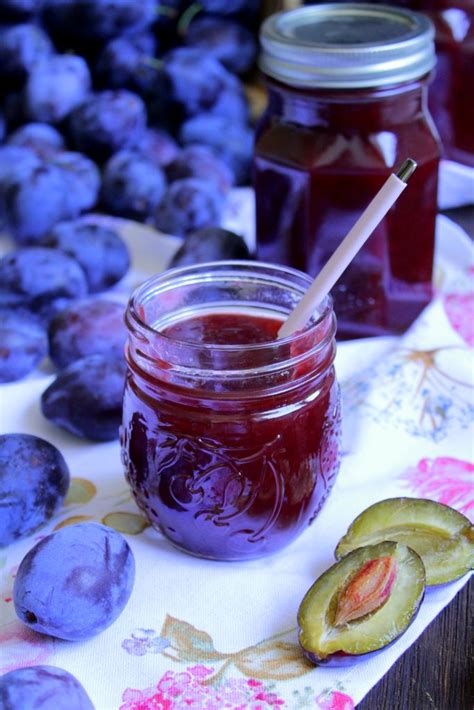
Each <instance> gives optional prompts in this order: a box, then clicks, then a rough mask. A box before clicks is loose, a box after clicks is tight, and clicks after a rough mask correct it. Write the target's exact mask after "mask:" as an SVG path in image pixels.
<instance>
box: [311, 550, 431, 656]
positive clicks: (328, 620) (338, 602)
mask: <svg viewBox="0 0 474 710" xmlns="http://www.w3.org/2000/svg"><path fill="white" fill-rule="evenodd" d="M424 590H425V571H424V567H423V562H422V561H421V558H420V557H419V555H417V554H416V552H414V551H413V550H411V549H410V548H409V547H407V546H406V545H403V544H400V543H397V542H382V543H380V544H378V545H368V546H367V547H361V548H359V549H357V550H354V551H353V552H350V553H349V554H348V555H347V556H346V557H344V558H343V559H342V560H341V561H340V562H337V563H336V564H334V565H333V566H332V567H330V568H329V569H328V570H327V571H326V572H324V574H323V575H321V577H319V578H318V579H317V580H316V582H315V583H314V584H313V586H312V587H311V588H310V589H309V590H308V592H307V593H306V595H305V597H304V599H303V601H302V602H301V605H300V608H299V611H298V626H299V630H300V631H299V641H300V644H301V647H302V648H303V651H304V653H305V655H306V656H307V657H308V658H309V660H310V661H312V662H313V663H316V664H320V663H331V662H334V663H340V662H341V661H342V663H347V662H350V661H351V657H357V656H361V655H364V654H368V653H371V652H374V651H378V650H380V649H382V648H384V647H385V646H388V645H389V644H390V643H392V642H393V641H395V639H397V638H398V637H399V636H400V635H401V634H402V633H403V632H404V631H406V629H407V628H408V626H409V625H410V624H411V622H412V621H413V619H414V618H415V616H416V613H417V611H418V609H419V606H420V604H421V601H422V599H423V595H424Z"/></svg>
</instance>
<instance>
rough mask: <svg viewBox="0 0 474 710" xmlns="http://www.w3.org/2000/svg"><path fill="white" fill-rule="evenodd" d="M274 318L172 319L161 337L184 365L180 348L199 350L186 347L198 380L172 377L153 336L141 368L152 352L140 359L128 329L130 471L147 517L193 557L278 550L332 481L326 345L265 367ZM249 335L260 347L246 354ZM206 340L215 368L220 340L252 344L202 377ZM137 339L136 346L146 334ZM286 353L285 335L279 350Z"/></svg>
mask: <svg viewBox="0 0 474 710" xmlns="http://www.w3.org/2000/svg"><path fill="white" fill-rule="evenodd" d="M281 322H282V321H281V319H279V318H272V317H266V316H265V317H264V316H258V315H251V314H248V313H242V312H240V313H239V312H234V313H232V312H227V313H212V312H211V313H207V314H203V315H199V314H198V315H195V316H193V317H191V318H187V319H185V320H180V321H178V322H176V323H174V324H172V325H169V326H168V327H167V328H165V329H164V330H163V331H162V334H163V335H165V336H166V338H162V339H161V340H163V341H166V339H168V345H167V347H168V348H169V347H172V348H173V349H174V350H173V351H174V352H175V353H178V356H179V358H181V360H180V361H181V362H183V363H184V362H185V361H187V359H188V357H187V355H185V354H184V353H182V352H180V350H183V348H184V349H186V348H187V347H188V346H190V345H191V347H192V346H193V345H194V346H197V347H198V348H200V347H202V351H200V350H198V351H197V352H196V351H194V355H193V357H194V358H195V359H194V366H195V367H196V376H195V379H193V378H191V379H190V380H186V382H187V384H186V383H185V384H184V385H183V380H182V378H181V377H180V375H179V374H176V376H175V375H174V374H173V373H174V371H175V370H176V371H177V365H176V363H175V364H174V365H172V366H169V367H167V366H166V363H164V362H163V361H162V360H161V349H160V345H159V344H158V345H156V344H153V345H152V342H153V337H152V338H151V339H150V340H149V347H152V349H153V353H151V351H149V352H148V355H149V357H150V358H151V360H153V358H155V359H156V360H155V364H156V368H154V367H152V368H151V370H150V368H149V367H148V366H147V364H146V363H147V362H148V363H150V364H151V365H153V363H152V362H151V360H150V359H148V360H144V361H143V362H142V363H141V364H140V355H139V354H138V350H136V349H135V346H134V338H135V336H136V333H135V335H134V334H133V333H132V335H131V341H130V346H129V350H128V362H129V373H128V377H127V384H126V389H125V398H124V413H123V431H122V450H123V459H124V463H125V467H126V477H127V480H128V482H129V484H130V486H131V488H132V491H133V495H134V497H135V499H136V501H137V503H138V505H139V506H140V508H141V509H142V510H143V511H144V513H145V515H146V516H147V518H148V519H149V521H150V522H151V524H152V525H153V526H154V527H156V528H157V529H159V530H161V531H162V532H163V534H164V535H165V536H166V537H167V538H169V539H170V540H171V541H172V542H173V543H174V544H175V545H177V546H178V547H180V548H182V549H184V550H186V551H188V552H191V553H192V554H195V555H198V556H203V557H209V558H214V559H227V560H232V559H247V558H252V557H259V556H261V555H265V554H268V553H271V552H274V551H276V550H278V549H279V548H281V547H283V546H284V545H286V544H288V543H289V542H290V541H291V540H293V539H294V538H295V537H296V536H297V535H299V534H300V533H301V532H302V531H303V530H304V529H305V528H306V527H307V526H308V525H309V524H310V523H311V522H312V520H313V519H314V517H315V516H316V514H317V513H318V511H319V510H320V508H321V506H322V504H323V502H324V501H325V499H326V497H327V495H328V493H329V491H330V489H331V487H332V484H333V482H334V479H335V476H336V473H337V470H338V467H339V447H340V407H339V389H338V385H337V383H336V380H335V374H334V368H333V365H332V361H333V357H334V350H333V345H330V346H328V347H326V348H323V349H322V351H321V352H319V353H318V355H317V357H316V356H315V357H316V359H312V360H309V361H307V362H306V367H305V368H304V369H303V370H301V369H298V366H297V365H293V364H290V360H289V361H288V362H289V365H288V368H287V369H284V370H283V371H281V372H279V373H276V372H273V373H272V372H270V371H268V372H266V369H265V368H264V371H263V372H262V371H261V368H262V362H263V361H264V360H265V357H264V356H263V355H262V352H265V351H266V346H269V348H272V347H273V344H272V341H274V340H275V338H276V335H277V331H278V328H279V326H280V325H281ZM137 343H138V339H137ZM170 344H171V345H170ZM256 344H260V346H261V348H263V351H261V348H260V350H259V348H254V354H252V347H253V346H255V345H256ZM209 345H211V346H213V350H214V351H215V350H218V349H219V346H222V345H223V346H224V347H220V353H221V360H219V357H217V358H216V353H215V352H214V355H213V356H212V357H213V358H214V360H213V368H214V367H216V363H219V362H220V364H224V365H225V360H226V357H227V355H226V349H225V348H226V347H229V346H249V348H248V351H249V352H250V353H251V354H250V356H249V357H248V356H247V355H248V353H246V355H245V357H246V371H245V372H244V373H243V374H242V376H239V375H237V374H236V372H235V371H234V370H223V371H221V372H220V373H219V372H216V371H215V370H213V371H212V372H211V371H210V370H209V375H208V380H206V375H205V371H206V367H208V365H206V362H208V359H209V354H208V350H207V349H206V348H208V347H209ZM328 345H329V341H328ZM139 347H140V348H141V349H142V350H141V352H142V353H143V348H144V345H143V339H142V341H141V345H139ZM163 347H164V346H163ZM241 350H243V351H244V352H245V351H246V350H247V348H241ZM169 352H170V351H169ZM259 353H260V354H259ZM294 354H295V351H294V349H293V348H292V346H291V344H288V351H287V357H288V358H289V359H291V357H292V356H294ZM249 358H250V359H249ZM277 362H278V359H277V358H275V364H277ZM144 363H145V364H144ZM252 364H253V365H254V366H255V368H256V369H257V370H256V373H257V374H256V373H252ZM143 368H146V369H143ZM147 369H148V370H149V371H146V370H147ZM198 369H199V373H198V372H197V370H198ZM259 372H260V374H258V373H259Z"/></svg>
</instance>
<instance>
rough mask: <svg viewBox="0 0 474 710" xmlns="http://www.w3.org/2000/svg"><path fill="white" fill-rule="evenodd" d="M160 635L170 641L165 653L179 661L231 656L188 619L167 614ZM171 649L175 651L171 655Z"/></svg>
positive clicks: (202, 660)
mask: <svg viewBox="0 0 474 710" xmlns="http://www.w3.org/2000/svg"><path fill="white" fill-rule="evenodd" d="M160 636H161V637H162V638H165V639H167V640H168V641H169V643H170V645H169V647H168V648H167V650H166V653H165V655H166V656H171V657H172V658H174V660H179V661H201V662H204V661H216V660H217V661H218V660H224V659H226V658H228V657H229V654H226V653H219V652H218V651H216V649H215V648H214V644H213V642H212V638H211V637H210V636H209V634H207V633H206V632H205V631H200V630H199V629H196V628H195V627H194V626H192V625H191V624H188V623H187V622H186V621H180V619H175V618H174V617H173V616H169V615H167V616H166V619H165V623H164V624H163V628H162V629H161V634H160ZM170 649H172V650H173V651H174V652H175V653H174V654H173V655H171V653H170Z"/></svg>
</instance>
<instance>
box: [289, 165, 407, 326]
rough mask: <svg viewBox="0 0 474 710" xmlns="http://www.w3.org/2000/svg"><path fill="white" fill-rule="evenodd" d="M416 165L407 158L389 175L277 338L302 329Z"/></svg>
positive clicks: (394, 198)
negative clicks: (395, 171)
mask: <svg viewBox="0 0 474 710" xmlns="http://www.w3.org/2000/svg"><path fill="white" fill-rule="evenodd" d="M416 167H417V164H416V162H415V161H414V160H412V159H411V158H408V159H407V160H405V162H404V163H403V164H402V166H401V167H400V169H399V170H398V172H397V173H392V174H391V175H390V176H389V178H388V180H387V181H386V182H385V183H384V184H383V185H382V187H381V188H380V190H379V191H378V192H377V194H376V195H375V197H374V199H373V200H372V202H371V203H370V204H369V206H368V207H367V208H366V209H365V210H364V212H363V213H362V214H361V216H360V217H359V219H358V220H357V222H356V223H355V224H354V226H353V227H352V229H351V230H350V231H349V233H348V234H347V236H346V237H345V238H344V240H343V241H342V242H341V244H340V245H339V246H338V248H337V249H336V251H335V252H334V253H333V254H332V256H331V257H330V258H329V259H328V261H327V262H326V264H325V265H324V266H323V268H322V269H321V271H320V272H319V274H318V275H317V276H316V278H315V279H314V281H313V283H312V284H311V286H310V287H309V288H308V290H307V291H306V293H305V294H304V296H303V298H302V299H301V301H300V302H299V303H298V304H297V306H296V307H295V308H294V309H293V311H292V312H291V313H290V315H289V316H288V318H287V319H286V321H285V322H284V323H283V325H282V326H281V328H280V330H279V331H278V337H279V338H286V337H288V336H289V335H292V334H293V333H296V332H297V331H299V330H303V329H304V327H305V326H306V324H307V323H308V321H309V320H310V318H311V316H312V315H313V313H314V311H315V310H316V308H317V307H318V305H319V304H320V303H321V301H322V300H323V299H324V298H325V297H326V296H327V295H328V293H329V291H330V290H331V289H332V287H333V286H334V284H335V283H336V281H337V280H338V278H339V277H340V275H341V274H342V273H343V272H344V271H345V270H346V268H347V267H348V266H349V264H350V263H351V261H352V259H353V258H354V257H355V255H356V254H357V252H358V251H359V249H360V248H361V247H362V246H363V245H364V244H365V242H366V241H367V239H368V238H369V237H370V235H371V234H372V232H373V231H374V229H375V227H377V225H378V224H379V223H380V222H381V221H382V219H383V218H384V217H385V215H386V214H387V212H388V211H389V209H390V207H392V205H393V204H394V203H395V202H396V200H397V199H398V197H399V196H400V195H401V193H402V192H403V190H404V189H405V188H406V186H407V182H408V179H409V178H410V176H411V175H413V173H414V172H415V170H416Z"/></svg>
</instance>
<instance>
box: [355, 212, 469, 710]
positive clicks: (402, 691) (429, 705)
mask: <svg viewBox="0 0 474 710" xmlns="http://www.w3.org/2000/svg"><path fill="white" fill-rule="evenodd" d="M445 214H446V215H447V216H448V217H450V218H451V219H453V220H454V221H456V222H458V224H460V225H461V226H462V227H464V229H465V230H466V231H467V232H468V234H470V236H471V238H472V239H474V206H472V207H466V208H461V209H456V210H447V211H446V212H445ZM473 587H474V585H473V583H472V581H471V582H470V583H469V584H468V585H466V586H465V587H464V588H463V589H462V591H461V592H460V593H459V594H458V595H457V596H456V597H455V598H454V600H453V601H452V602H451V604H449V605H448V606H447V607H446V609H445V610H444V611H443V612H442V613H441V614H440V615H439V616H438V617H436V619H435V620H434V621H433V623H432V624H430V626H428V628H427V629H426V631H425V632H424V633H423V634H422V635H421V637H420V638H419V639H418V641H417V642H416V643H415V644H414V645H413V646H412V647H411V648H410V649H408V651H406V653H404V654H403V656H402V657H401V658H400V659H399V660H398V661H397V663H396V664H395V665H394V666H393V667H392V668H391V669H390V671H389V672H388V673H387V675H386V676H385V677H384V678H382V680H381V681H380V682H379V683H378V684H377V685H376V686H375V688H373V689H372V690H371V691H370V693H369V694H368V695H366V697H365V698H364V700H363V701H362V702H361V703H359V705H358V706H357V708H358V710H473V709H474V664H473V659H474V653H473V642H472V611H471V610H472V599H473Z"/></svg>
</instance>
